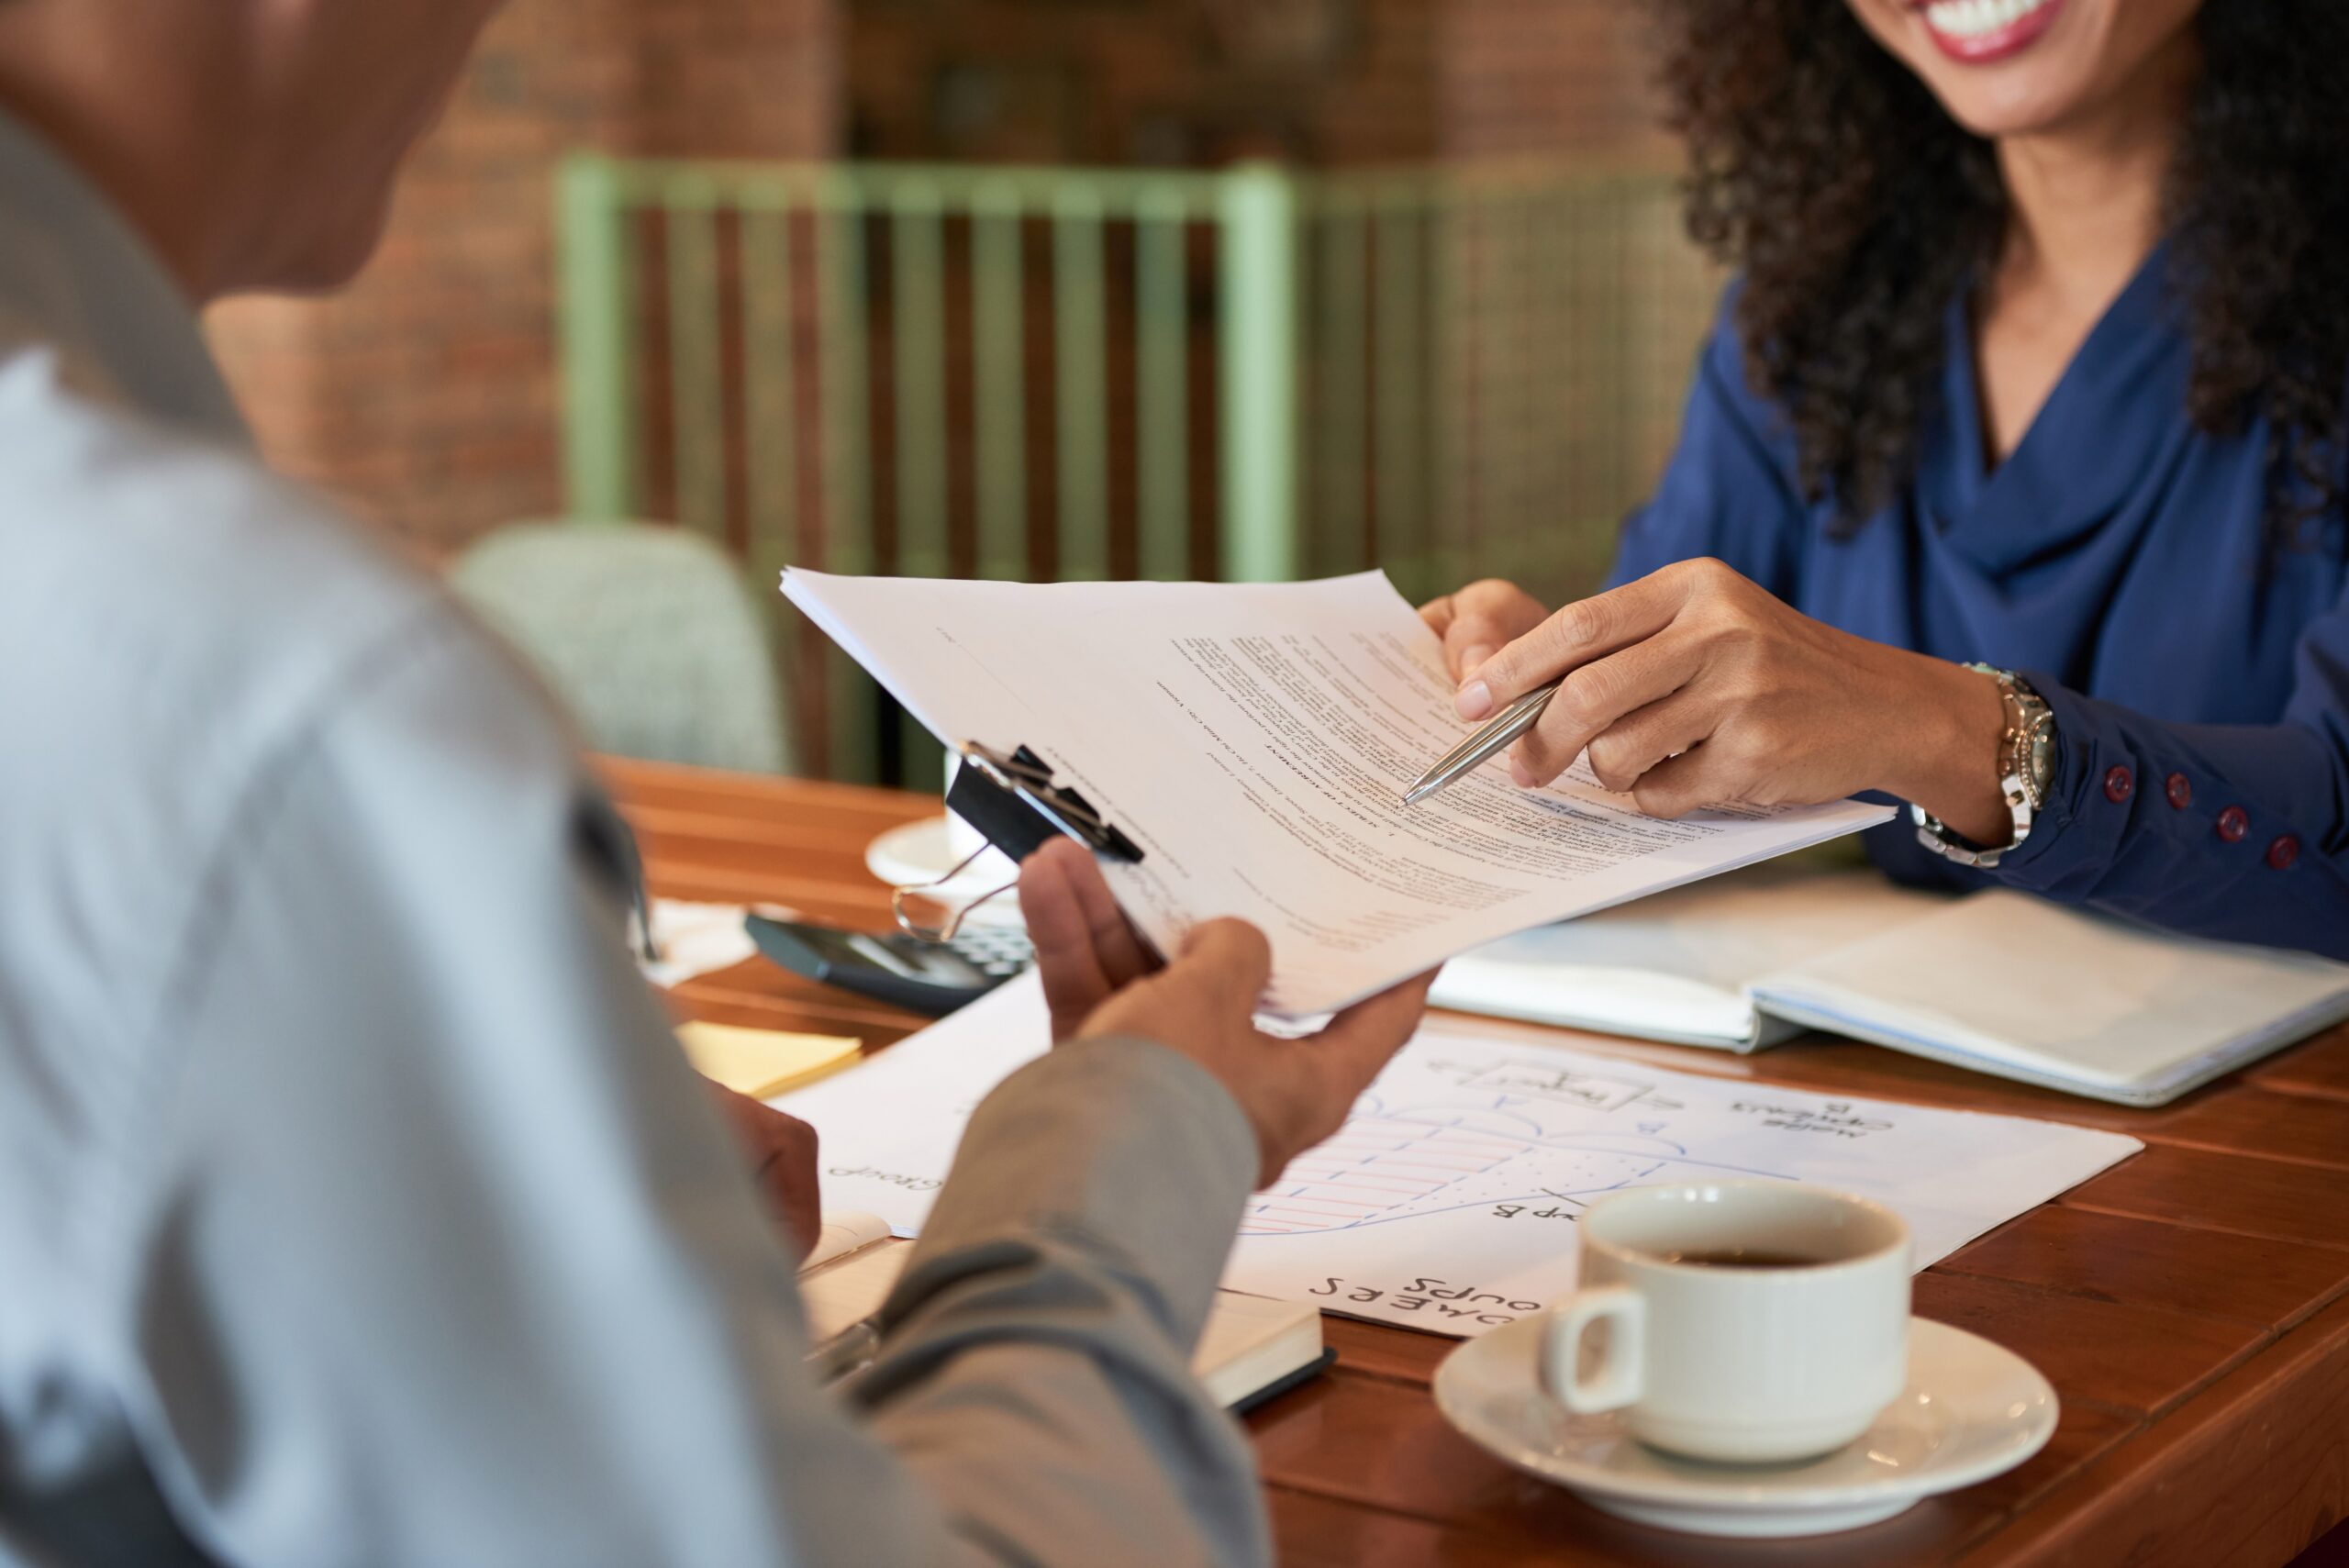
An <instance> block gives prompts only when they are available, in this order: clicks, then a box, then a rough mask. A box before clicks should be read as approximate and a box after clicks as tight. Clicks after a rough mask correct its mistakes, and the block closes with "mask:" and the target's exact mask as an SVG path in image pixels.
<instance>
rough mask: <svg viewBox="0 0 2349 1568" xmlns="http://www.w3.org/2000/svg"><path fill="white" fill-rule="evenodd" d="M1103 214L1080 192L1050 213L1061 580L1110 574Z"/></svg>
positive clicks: (1071, 191)
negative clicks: (1056, 392)
mask: <svg viewBox="0 0 2349 1568" xmlns="http://www.w3.org/2000/svg"><path fill="white" fill-rule="evenodd" d="M1102 217H1103V215H1102V209H1101V204H1100V202H1099V200H1098V199H1097V197H1096V196H1095V195H1094V194H1093V192H1092V191H1090V190H1089V189H1086V188H1085V187H1084V186H1082V185H1074V186H1071V187H1070V188H1068V189H1067V190H1065V191H1063V193H1062V194H1061V195H1060V198H1059V199H1058V200H1057V201H1056V202H1054V203H1053V206H1052V303H1053V336H1052V370H1053V375H1054V379H1055V382H1056V384H1057V388H1058V396H1057V399H1056V403H1055V407H1056V412H1057V417H1056V421H1055V422H1056V424H1057V426H1058V429H1057V438H1058V439H1057V442H1056V444H1057V446H1058V448H1059V460H1060V466H1059V475H1060V572H1061V575H1062V577H1063V578H1064V579H1067V580H1069V581H1071V582H1081V581H1087V580H1095V579H1099V578H1104V577H1107V576H1108V574H1109V451H1108V447H1109V418H1108V390H1109V389H1108V301H1107V290H1106V286H1105V283H1106V280H1105V278H1104V275H1103V273H1104V268H1103V260H1102V250H1103V246H1102V239H1101V229H1102Z"/></svg>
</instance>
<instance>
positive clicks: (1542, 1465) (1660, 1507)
mask: <svg viewBox="0 0 2349 1568" xmlns="http://www.w3.org/2000/svg"><path fill="white" fill-rule="evenodd" d="M1541 1337H1542V1320H1541V1319H1540V1318H1524V1319H1521V1320H1520V1321H1518V1322H1515V1323H1512V1324H1510V1325H1509V1326H1508V1327H1507V1328H1505V1329H1494V1330H1493V1331H1492V1332H1491V1333H1489V1334H1486V1335H1484V1336H1483V1337H1481V1338H1479V1339H1474V1340H1468V1341H1467V1342H1465V1343H1464V1344H1463V1345H1462V1346H1461V1347H1460V1348H1459V1349H1458V1350H1456V1351H1453V1352H1452V1354H1451V1355H1449V1356H1447V1357H1445V1358H1444V1362H1443V1364H1442V1366H1440V1367H1438V1368H1437V1369H1436V1374H1435V1399H1436V1405H1437V1406H1438V1407H1439V1408H1441V1409H1442V1411H1443V1414H1444V1417H1445V1418H1446V1419H1448V1420H1449V1421H1451V1423H1452V1424H1453V1426H1455V1427H1457V1428H1459V1429H1460V1430H1461V1431H1462V1432H1463V1433H1464V1434H1465V1435H1466V1436H1467V1437H1468V1439H1469V1440H1471V1441H1473V1442H1475V1443H1476V1444H1477V1445H1478V1446H1479V1447H1481V1448H1484V1449H1486V1450H1487V1451H1490V1452H1491V1453H1492V1454H1494V1455H1495V1456H1496V1457H1497V1458H1499V1459H1501V1460H1503V1461H1505V1462H1508V1463H1509V1464H1512V1465H1515V1466H1516V1467H1517V1468H1518V1469H1520V1470H1522V1471H1525V1472H1527V1473H1531V1474H1534V1475H1538V1476H1540V1477H1542V1479H1543V1480H1545V1481H1554V1482H1556V1483H1557V1484H1558V1485H1561V1486H1564V1487H1565V1488H1566V1489H1567V1490H1568V1491H1570V1492H1572V1493H1574V1494H1575V1496H1579V1497H1581V1498H1582V1500H1583V1501H1584V1502H1586V1503H1588V1504H1589V1505H1590V1506H1591V1507H1595V1508H1600V1509H1604V1510H1605V1511H1606V1512H1608V1513H1610V1514H1616V1515H1620V1517H1622V1518H1627V1519H1633V1520H1636V1521H1638V1522H1639V1523H1641V1524H1645V1525H1655V1526H1658V1527H1660V1528H1662V1529H1678V1530H1688V1531H1692V1532H1694V1533H1696V1534H1698V1535H1728V1536H1791V1535H1825V1534H1828V1533H1830V1532H1831V1531H1834V1530H1845V1529H1858V1528H1859V1527H1860V1526H1862V1525H1870V1524H1875V1523H1876V1521H1877V1520H1879V1519H1888V1518H1892V1517H1893V1516H1894V1515H1895V1514H1898V1513H1902V1512H1905V1511H1906V1510H1908V1509H1909V1508H1911V1507H1915V1506H1916V1505H1917V1504H1918V1503H1919V1502H1920V1501H1922V1500H1923V1499H1924V1498H1926V1497H1930V1496H1933V1495H1934V1494H1935V1493H1939V1492H1954V1491H1955V1490H1956V1489H1957V1488H1959V1487H1961V1486H1970V1485H1974V1484H1975V1483H1976V1482H1977V1481H1987V1480H1988V1479H1989V1478H1990V1477H1991V1476H1993V1475H1998V1474H2001V1473H2005V1472H2006V1471H2009V1470H2011V1469H2013V1468H2014V1467H2015V1466H2016V1465H2018V1464H2021V1462H2023V1461H2025V1460H2027V1459H2029V1458H2030V1457H2031V1456H2032V1454H2034V1453H2037V1452H2038V1451H2040V1449H2042V1448H2043V1447H2044V1446H2045V1445H2046V1442H2047V1440H2048V1438H2049V1437H2051V1436H2052V1435H2054V1430H2055V1414H2056V1402H2055V1391H2054V1389H2053V1388H2051V1387H2049V1386H2048V1384H2047V1380H2046V1379H2045V1378H2043V1377H2042V1376H2040V1374H2039V1373H2038V1370H2037V1369H2036V1368H2034V1367H2032V1364H2031V1363H2030V1362H2026V1361H2024V1360H2023V1359H2022V1358H2021V1356H2018V1355H2016V1354H2015V1353H2014V1352H2013V1351H2008V1350H2004V1349H2002V1348H2000V1347H1999V1346H1997V1345H1994V1344H1992V1343H1991V1342H1990V1341H1989V1340H1984V1339H1979V1338H1977V1337H1976V1336H1975V1335H1972V1334H1968V1333H1966V1332H1965V1331H1964V1330H1963V1329H1953V1328H1951V1327H1949V1326H1948V1325H1947V1324H1945V1323H1933V1322H1929V1321H1927V1320H1926V1319H1925V1318H1911V1319H1909V1386H1908V1387H1906V1388H1904V1389H1902V1390H1901V1392H1900V1397H1899V1398H1898V1399H1896V1400H1894V1401H1893V1403H1892V1406H1891V1407H1890V1408H1889V1409H1887V1410H1886V1411H1885V1413H1884V1414H1883V1415H1881V1416H1879V1417H1877V1418H1876V1425H1875V1426H1873V1427H1871V1428H1869V1429H1867V1431H1866V1432H1865V1433H1863V1434H1862V1435H1861V1436H1860V1437H1859V1438H1858V1439H1857V1440H1854V1441H1853V1442H1852V1443H1850V1444H1849V1445H1847V1446H1845V1447H1843V1448H1840V1449H1838V1450H1836V1451H1834V1452H1833V1453H1830V1454H1826V1455H1823V1456H1821V1457H1820V1458H1818V1459H1812V1460H1805V1461H1802V1462H1799V1463H1795V1464H1782V1465H1735V1464H1710V1463H1707V1462H1704V1461H1702V1460H1692V1459H1675V1458H1674V1457H1673V1456H1671V1455H1670V1454H1666V1453H1663V1452H1660V1451H1657V1450H1655V1449H1652V1448H1649V1447H1648V1446H1647V1445H1646V1444H1644V1443H1642V1442H1641V1441H1639V1440H1637V1439H1635V1438H1633V1437H1632V1436H1631V1433H1630V1432H1629V1431H1627V1430H1626V1429H1624V1426H1623V1422H1622V1418H1621V1417H1620V1416H1611V1415H1610V1416H1570V1415H1568V1414H1566V1413H1565V1412H1564V1410H1562V1409H1560V1408H1559V1407H1557V1406H1555V1405H1553V1404H1552V1403H1551V1402H1550V1400H1549V1398H1548V1397H1547V1396H1545V1395H1543V1394H1542V1391H1541V1389H1540V1386H1539V1385H1538V1384H1537V1383H1536V1382H1535V1378H1534V1352H1535V1347H1536V1346H1537V1345H1538V1344H1539V1343H1540V1341H1541Z"/></svg>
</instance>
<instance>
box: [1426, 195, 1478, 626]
mask: <svg viewBox="0 0 2349 1568" xmlns="http://www.w3.org/2000/svg"><path fill="white" fill-rule="evenodd" d="M1431 217H1432V219H1433V223H1434V230H1433V236H1432V243H1433V248H1434V254H1435V260H1434V266H1435V287H1434V292H1433V302H1434V310H1433V314H1432V332H1433V337H1432V339H1431V341H1432V343H1433V350H1432V352H1431V356H1430V368H1431V370H1432V371H1433V375H1432V377H1431V383H1432V390H1431V397H1432V398H1433V400H1434V412H1435V420H1434V425H1435V452H1434V459H1433V464H1432V470H1433V483H1432V484H1431V486H1430V495H1431V504H1430V508H1429V512H1430V517H1429V529H1428V533H1429V539H1430V543H1431V549H1430V550H1429V560H1430V561H1431V563H1432V570H1433V571H1434V573H1435V577H1436V583H1435V591H1436V592H1437V593H1449V592H1450V591H1451V590H1452V589H1453V588H1455V587H1457V586H1459V585H1460V584H1462V583H1464V582H1465V581H1467V579H1466V578H1465V576H1464V575H1463V573H1465V572H1466V570H1467V567H1468V549H1467V533H1468V530H1469V527H1470V522H1471V519H1470V517H1469V512H1470V508H1471V507H1472V506H1473V505H1474V504H1475V493H1474V490H1473V489H1472V487H1471V484H1470V483H1469V481H1470V473H1469V461H1470V455H1471V448H1470V443H1471V441H1472V440H1473V439H1474V436H1475V426H1474V423H1473V405H1472V402H1471V399H1472V398H1473V397H1474V396H1475V383H1474V381H1473V378H1472V376H1471V374H1470V372H1471V370H1472V369H1473V365H1474V360H1473V355H1474V349H1475V329H1474V328H1475V323H1474V322H1472V321H1469V320H1468V319H1466V317H1465V312H1466V311H1467V309H1468V308H1469V307H1470V305H1471V302H1472V300H1473V299H1474V295H1473V293H1472V291H1471V281H1472V280H1471V277H1470V273H1469V266H1468V263H1469V261H1471V260H1472V259H1473V252H1472V251H1471V250H1470V249H1469V239H1470V238H1471V228H1472V223H1473V219H1474V217H1475V211H1474V208H1473V207H1471V206H1469V205H1468V203H1467V202H1466V201H1465V200H1464V199H1463V198H1461V197H1460V196H1458V195H1456V194H1455V193H1453V192H1450V191H1442V192H1440V193H1439V194H1438V196H1437V199H1436V201H1435V202H1434V204H1433V205H1432V207H1431Z"/></svg>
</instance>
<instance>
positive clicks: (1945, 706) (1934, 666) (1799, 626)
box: [1423, 561, 2011, 845]
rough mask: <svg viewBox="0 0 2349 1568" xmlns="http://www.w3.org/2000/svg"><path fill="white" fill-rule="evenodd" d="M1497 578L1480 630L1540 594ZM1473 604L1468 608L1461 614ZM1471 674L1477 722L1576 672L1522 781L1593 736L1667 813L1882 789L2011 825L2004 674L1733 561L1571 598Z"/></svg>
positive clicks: (1941, 811)
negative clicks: (1919, 643)
mask: <svg viewBox="0 0 2349 1568" xmlns="http://www.w3.org/2000/svg"><path fill="white" fill-rule="evenodd" d="M1494 586H1495V585H1493V584H1477V585H1476V587H1475V588H1474V589H1469V590H1464V592H1463V594H1461V595H1454V601H1455V605H1457V604H1458V603H1459V601H1462V600H1464V599H1465V598H1466V597H1467V596H1468V595H1479V597H1478V600H1477V604H1476V609H1477V612H1478V613H1479V614H1481V615H1485V616H1488V617H1492V618H1491V619H1490V620H1488V621H1481V622H1480V623H1479V625H1480V626H1482V625H1498V624H1506V623H1507V619H1508V617H1511V616H1520V617H1521V616H1522V614H1523V613H1524V607H1525V606H1528V605H1531V603H1532V601H1531V599H1528V598H1526V597H1525V595H1522V594H1520V593H1517V591H1516V590H1514V589H1509V590H1507V592H1506V593H1495V592H1491V591H1489V590H1492V589H1493V588H1494ZM1423 613H1424V612H1423ZM1467 613H1468V611H1467V610H1466V609H1465V608H1455V610H1454V613H1453V617H1452V622H1453V626H1454V627H1455V628H1456V627H1457V626H1458V625H1459V624H1460V622H1461V621H1462V620H1463V619H1464V618H1466V615H1467ZM1450 641H1451V637H1450V635H1449V634H1447V636H1446V643H1447V647H1448V646H1449V644H1450ZM1562 675H1563V676H1564V684H1561V685H1560V687H1559V688H1558V695H1556V696H1555V697H1553V698H1552V699H1551V702H1550V706H1549V708H1548V711H1546V712H1545V713H1544V714H1543V715H1542V721H1541V723H1540V724H1538V725H1537V726H1535V727H1534V728H1533V729H1531V731H1529V732H1528V733H1527V734H1526V736H1525V738H1524V739H1523V740H1520V741H1519V742H1518V743H1517V745H1516V747H1515V748H1514V749H1512V751H1510V753H1509V771H1510V773H1511V774H1512V775H1513V776H1514V777H1515V778H1516V780H1517V782H1518V783H1519V784H1520V785H1524V786H1527V787H1531V786H1533V785H1536V784H1547V783H1549V782H1550V781H1551V780H1552V779H1554V778H1556V777H1557V776H1558V774H1560V773H1563V772H1564V771H1565V769H1566V768H1567V767H1568V766H1569V765H1571V764H1572V763H1573V762H1574V760H1575V757H1576V756H1578V755H1579V754H1581V753H1582V751H1584V750H1585V748H1587V749H1588V751H1589V753H1590V767H1591V772H1592V773H1596V774H1597V775H1598V782H1599V783H1600V784H1604V785H1605V786H1606V787H1608V788H1609V789H1611V790H1619V791H1623V792H1626V793H1628V794H1630V795H1631V796H1632V797H1633V798H1634V799H1635V800H1637V801H1638V802H1639V805H1640V809H1641V810H1642V811H1645V812H1647V813H1649V814H1650V815H1652V816H1656V817H1681V816H1685V815H1686V814H1687V813H1688V812H1691V811H1694V810H1697V809H1698V808H1699V807H1701V806H1730V805H1738V806H1809V805H1815V804H1817V803H1819V802H1821V801H1830V800H1840V799H1842V797H1844V796H1845V795H1855V794H1858V793H1859V792H1861V791H1863V790H1883V791H1885V792H1886V793H1887V794H1890V795H1898V796H1899V797H1900V798H1901V799H1904V800H1911V801H1915V802H1917V803H1918V804H1919V805H1921V806H1924V808H1925V809H1926V810H1928V811H1930V812H1932V814H1933V815H1934V816H1936V817H1940V818H1941V819H1942V820H1943V822H1945V823H1947V824H1948V825H1949V826H1950V827H1951V828H1953V829H1954V830H1955V831H1957V832H1959V833H1961V834H1964V835H1965V837H1966V838H1968V839H1971V840H1975V841H1976V842H1977V843H1982V844H1986V845H1995V844H2003V843H2005V842H2007V841H2008V839H2009V835H2010V830H2011V819H2010V817H2009V813H2008V810H2007V806H2006V803H2005V800H2004V797H2003V796H2002V795H2001V794H2000V791H1999V789H1998V778H1997V767H1996V761H1997V756H1998V739H1999V737H2000V736H2001V735H2002V734H2003V733H2004V731H2005V728H2006V716H2005V709H2004V706H2003V704H2002V702H2001V700H2000V698H1999V695H1998V686H1997V684H1996V683H1995V682H1993V681H1991V680H1989V679H1988V678H1987V677H1985V676H1983V675H1981V674H1979V673H1976V672H1974V671H1970V670H1967V669H1965V668H1964V667H1962V666H1960V665H1956V664H1952V663H1948V662H1944V661H1943V660H1939V659H1930V658H1927V657H1925V656H1924V655H1922V654H1919V653H1911V652H1909V651H1905V650H1902V649H1898V648H1891V647H1887V646H1886V645H1885V644H1883V643H1879V642H1870V641H1868V640H1866V639H1864V638H1857V637H1854V636H1851V635H1850V634H1849V633H1846V632H1842V631H1838V630H1836V629H1835V628H1833V627H1831V626H1827V625H1825V624H1823V623H1821V622H1820V621H1816V620H1813V619H1811V618H1810V617H1808V616H1805V615H1802V614H1799V613H1798V612H1797V611H1795V610H1793V609H1791V608H1789V607H1788V606H1787V605H1785V604H1784V603H1782V602H1781V601H1780V600H1778V599H1777V598H1776V597H1775V596H1774V595H1771V594H1769V593H1767V592H1765V590H1764V589H1762V588H1760V587H1758V586H1757V585H1755V584H1753V583H1752V582H1749V581H1748V580H1747V579H1745V578H1744V577H1742V576H1740V575H1739V574H1738V573H1736V572H1734V571H1732V570H1731V569H1730V568H1729V567H1728V566H1725V565H1723V564H1722V563H1721V562H1718V561H1687V562H1680V563H1679V564H1677V565H1675V566H1667V567H1665V568H1664V570H1663V571H1661V572H1657V573H1653V574H1651V575H1649V576H1646V577H1643V578H1642V579H1640V580H1639V581H1638V582H1636V583H1631V584H1626V585H1625V586H1623V587H1620V588H1618V589H1616V590H1614V591H1613V592H1612V593H1607V594H1601V595H1598V596H1596V597H1594V598H1588V599H1584V600H1582V601H1580V602H1578V603H1575V604H1572V605H1568V606H1566V607H1565V608H1564V609H1562V610H1560V611H1559V612H1558V613H1557V614H1555V615H1553V616H1551V617H1548V618H1547V619H1544V620H1542V622H1540V624H1538V625H1536V626H1533V627H1531V628H1529V629H1526V630H1525V631H1523V632H1522V633H1521V634H1520V636H1518V637H1517V638H1516V639H1514V640H1512V641H1510V642H1509V643H1508V645H1507V646H1505V647H1503V648H1502V649H1501V650H1500V651H1498V652H1497V653H1495V654H1494V655H1493V656H1492V657H1491V658H1489V659H1487V660H1486V661H1484V662H1482V663H1481V664H1478V665H1476V666H1474V667H1472V668H1470V669H1468V670H1466V671H1464V677H1465V678H1464V682H1463V684H1462V685H1461V688H1460V692H1459V695H1458V697H1457V699H1456V706H1457V707H1458V710H1459V714H1460V717H1462V718H1464V719H1467V720H1470V721H1472V722H1481V721H1482V720H1483V719H1485V718H1486V717H1490V715H1491V714H1492V713H1493V712H1494V711H1495V710H1496V709H1497V708H1498V707H1499V706H1501V705H1502V704H1504V703H1506V702H1508V701H1509V700H1510V699H1511V698H1513V697H1516V696H1519V695H1521V694H1523V693H1525V692H1528V691H1531V690H1532V689H1533V688H1534V687H1536V686H1540V685H1542V684H1546V683H1548V682H1550V681H1553V680H1555V679H1557V678H1558V677H1560V676H1562Z"/></svg>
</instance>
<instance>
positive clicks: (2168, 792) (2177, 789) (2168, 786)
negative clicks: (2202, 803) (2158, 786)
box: [2162, 773, 2194, 811]
mask: <svg viewBox="0 0 2349 1568" xmlns="http://www.w3.org/2000/svg"><path fill="white" fill-rule="evenodd" d="M2162 794H2163V795H2165V796H2166V797H2168V800H2169V803H2170V805H2171V806H2174V807H2175V808H2176V809H2177V810H2179V811H2183V810H2185V809H2186V808H2187V807H2188V806H2191V805H2193V804H2194V781H2193V780H2192V779H2189V778H2188V777H2187V776H2186V775H2185V774H2184V773H2172V774H2170V776H2169V777H2168V778H2166V779H2164V780H2163V781H2162Z"/></svg>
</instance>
